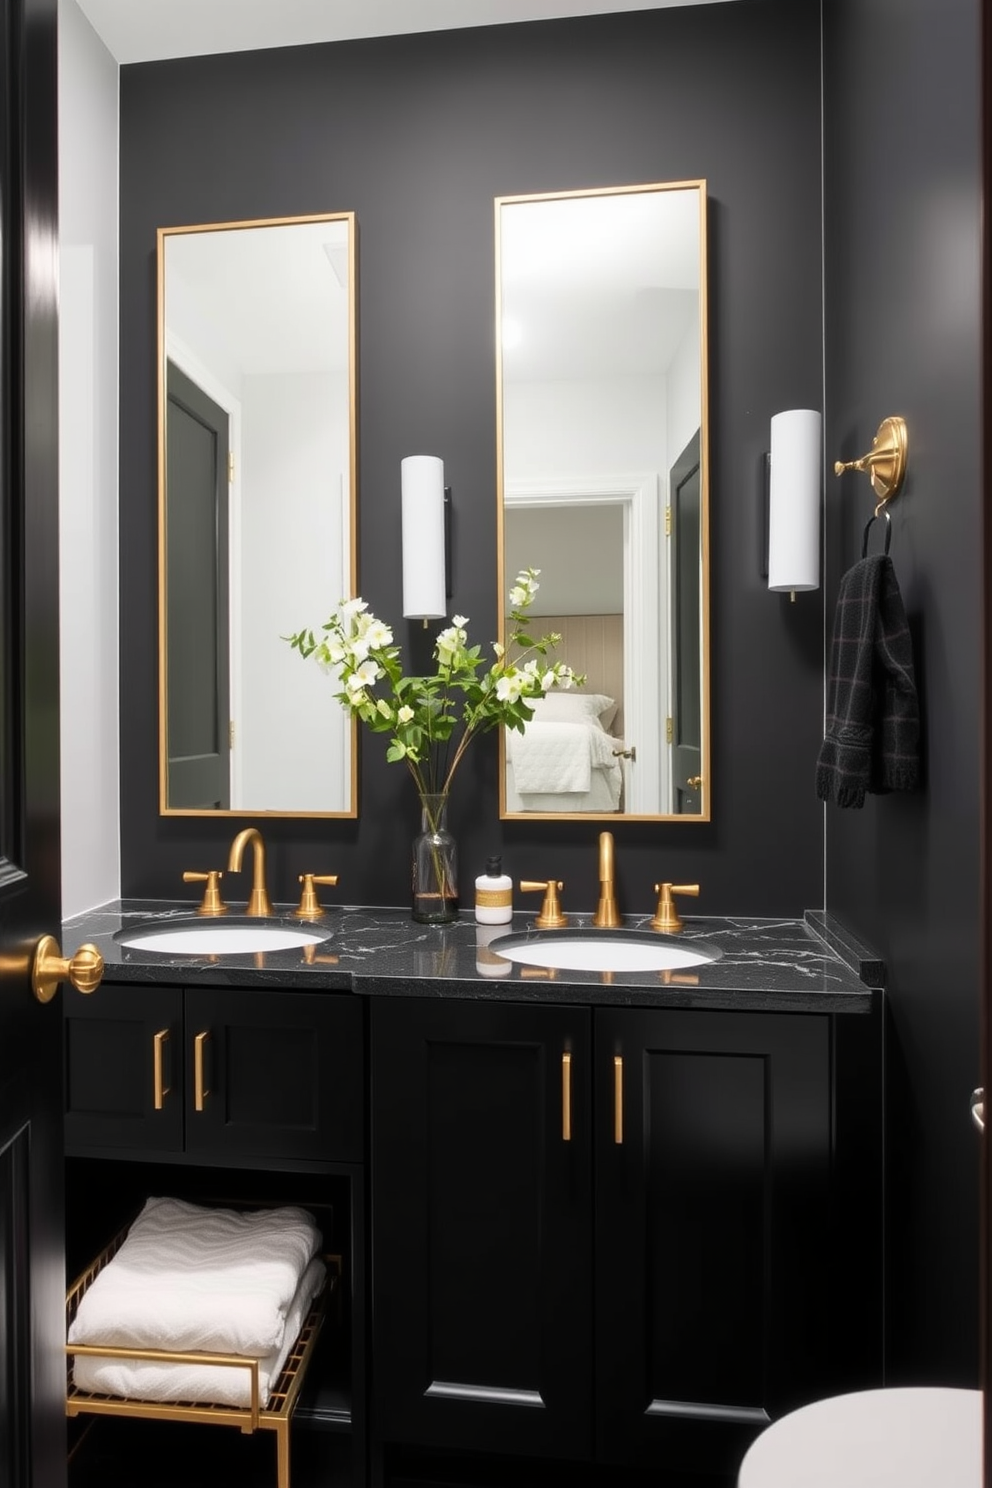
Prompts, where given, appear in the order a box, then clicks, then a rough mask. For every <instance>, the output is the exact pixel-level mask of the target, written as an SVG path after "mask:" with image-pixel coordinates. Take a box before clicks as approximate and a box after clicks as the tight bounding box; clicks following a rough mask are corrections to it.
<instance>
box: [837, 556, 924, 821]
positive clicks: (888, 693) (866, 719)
mask: <svg viewBox="0 0 992 1488" xmlns="http://www.w3.org/2000/svg"><path fill="white" fill-rule="evenodd" d="M919 734H920V716H919V704H918V702H917V696H916V680H915V676H914V672H913V648H912V642H911V640H910V635H909V627H908V625H907V624H906V612H905V610H904V609H903V603H902V595H901V594H900V593H899V585H898V583H897V581H896V575H895V570H894V569H893V567H892V560H891V559H890V558H889V557H888V556H886V555H879V556H877V557H874V558H862V559H861V561H860V562H859V563H856V564H855V565H854V567H853V568H851V569H849V570H848V572H847V573H846V574H845V575H844V577H843V578H842V579H841V582H840V591H839V593H838V595H837V610H836V614H835V617H834V634H833V643H832V646H831V651H830V670H829V673H828V676H827V726H826V731H825V734H824V739H823V744H822V746H821V749H820V757H819V760H818V761H817V766H816V794H817V795H818V796H819V798H820V800H821V801H833V802H835V803H836V805H838V806H863V805H864V803H865V792H866V791H871V792H872V793H873V794H877V795H881V794H884V793H885V792H886V791H893V790H916V789H917V787H918V785H919V774H920V767H919Z"/></svg>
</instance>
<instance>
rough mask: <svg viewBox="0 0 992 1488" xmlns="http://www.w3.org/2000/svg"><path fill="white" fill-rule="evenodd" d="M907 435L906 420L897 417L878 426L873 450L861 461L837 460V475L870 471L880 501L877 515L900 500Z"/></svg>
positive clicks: (904, 474) (872, 483)
mask: <svg viewBox="0 0 992 1488" xmlns="http://www.w3.org/2000/svg"><path fill="white" fill-rule="evenodd" d="M907 452H908V434H907V430H906V420H905V419H904V418H900V417H899V416H898V414H896V415H894V416H893V417H892V418H885V419H883V420H882V422H881V423H880V424H879V426H878V433H877V434H876V435H875V438H874V439H873V440H872V446H871V449H870V450H869V451H868V453H867V454H866V455H862V456H861V459H860V460H835V461H834V474H835V475H843V474H844V471H845V470H860V471H862V472H863V471H867V472H868V476H869V479H870V480H871V488H872V490H873V491H874V492H875V495H876V496H877V497H878V506H877V507H876V508H875V515H876V516H877V515H878V512H879V511H880V509H881V508H882V507H883V506H884V505H885V504H886V502H888V501H891V500H892V498H893V496H898V494H899V491H900V490H901V488H902V483H903V481H904V479H905V477H906V459H907Z"/></svg>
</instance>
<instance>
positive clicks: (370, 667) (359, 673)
mask: <svg viewBox="0 0 992 1488" xmlns="http://www.w3.org/2000/svg"><path fill="white" fill-rule="evenodd" d="M381 676H382V672H381V671H380V670H379V668H378V667H377V666H376V664H375V662H374V661H363V662H362V664H361V666H360V667H356V668H355V670H354V671H353V672H352V674H351V676H350V677H349V678H348V680H347V682H346V683H345V686H346V687H347V689H348V691H349V692H364V691H365V688H366V687H371V686H372V684H373V682H375V681H377V680H378V678H379V677H381Z"/></svg>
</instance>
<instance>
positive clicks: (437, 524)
mask: <svg viewBox="0 0 992 1488" xmlns="http://www.w3.org/2000/svg"><path fill="white" fill-rule="evenodd" d="M446 497H447V493H446V491H445V486H444V463H443V461H441V460H439V459H438V457H437V455H407V456H406V458H405V459H403V460H401V461H400V501H401V506H402V519H403V525H402V539H403V615H404V617H405V618H406V619H408V620H423V621H424V624H425V625H426V623H427V621H428V620H440V619H443V618H444V616H445V615H446V614H447V579H446V572H445V570H446V564H445V548H446V541H445V538H446V521H445V512H446Z"/></svg>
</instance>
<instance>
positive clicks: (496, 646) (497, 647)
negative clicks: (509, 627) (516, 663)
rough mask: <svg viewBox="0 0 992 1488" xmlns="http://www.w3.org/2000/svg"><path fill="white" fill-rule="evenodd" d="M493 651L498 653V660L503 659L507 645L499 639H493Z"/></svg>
mask: <svg viewBox="0 0 992 1488" xmlns="http://www.w3.org/2000/svg"><path fill="white" fill-rule="evenodd" d="M493 651H494V652H495V653H496V658H497V660H501V659H502V658H503V656H504V655H505V654H506V647H505V646H502V645H500V643H499V641H493Z"/></svg>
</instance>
